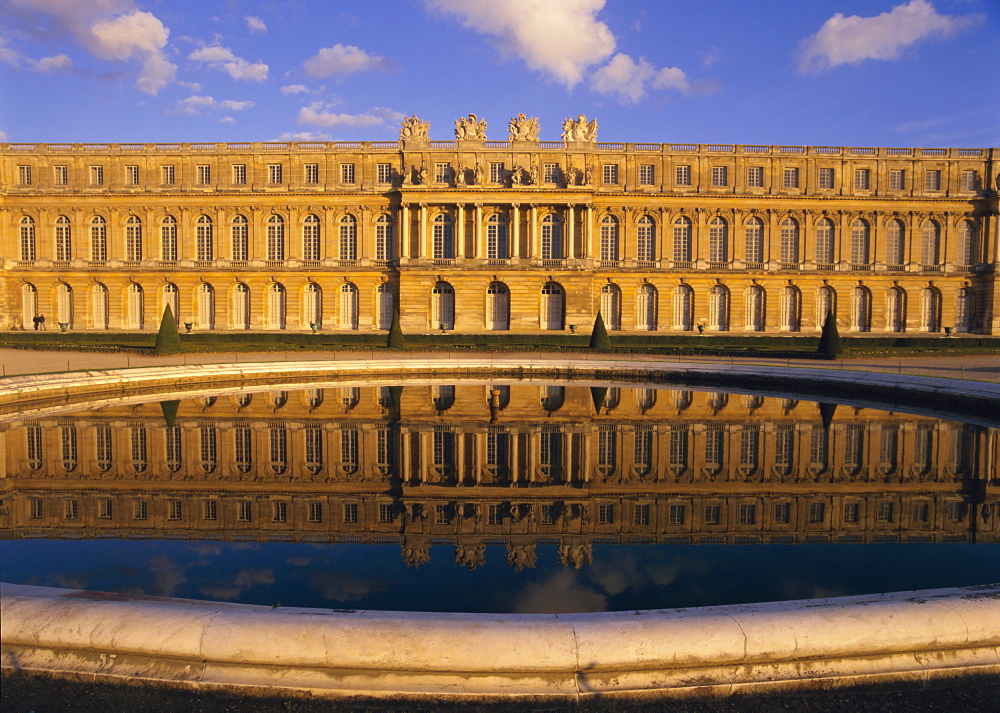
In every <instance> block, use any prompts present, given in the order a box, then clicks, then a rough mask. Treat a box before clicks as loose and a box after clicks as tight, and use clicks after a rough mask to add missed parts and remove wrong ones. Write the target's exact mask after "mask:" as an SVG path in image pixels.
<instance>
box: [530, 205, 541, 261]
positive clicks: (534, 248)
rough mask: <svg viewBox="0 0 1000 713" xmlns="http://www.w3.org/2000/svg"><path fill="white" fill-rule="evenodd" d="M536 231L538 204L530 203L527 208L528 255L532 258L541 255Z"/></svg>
mask: <svg viewBox="0 0 1000 713" xmlns="http://www.w3.org/2000/svg"><path fill="white" fill-rule="evenodd" d="M538 233H539V231H538V206H536V205H535V204H534V203H532V204H531V208H529V209H528V257H529V258H532V259H535V258H538V257H541V254H542V251H541V250H540V247H541V246H540V245H539V244H538Z"/></svg>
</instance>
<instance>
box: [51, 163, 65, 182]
mask: <svg viewBox="0 0 1000 713" xmlns="http://www.w3.org/2000/svg"><path fill="white" fill-rule="evenodd" d="M52 180H53V182H54V183H55V184H56V185H57V186H65V185H66V184H68V183H69V167H68V166H53V167H52Z"/></svg>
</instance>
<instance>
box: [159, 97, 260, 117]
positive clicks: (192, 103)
mask: <svg viewBox="0 0 1000 713" xmlns="http://www.w3.org/2000/svg"><path fill="white" fill-rule="evenodd" d="M177 106H178V108H179V109H180V111H181V112H182V113H184V114H191V115H192V116H197V115H198V114H201V113H202V111H203V110H206V109H222V110H224V111H245V110H247V109H250V108H251V107H253V106H254V102H252V101H235V100H233V99H223V100H222V101H216V99H215V98H214V97H210V96H205V95H200V94H192V95H191V96H189V97H187V98H185V99H181V100H180V101H179V102H177Z"/></svg>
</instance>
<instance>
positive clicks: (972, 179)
mask: <svg viewBox="0 0 1000 713" xmlns="http://www.w3.org/2000/svg"><path fill="white" fill-rule="evenodd" d="M962 190H963V191H978V190H979V171H962Z"/></svg>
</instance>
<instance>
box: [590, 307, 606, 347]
mask: <svg viewBox="0 0 1000 713" xmlns="http://www.w3.org/2000/svg"><path fill="white" fill-rule="evenodd" d="M590 348H591V349H597V350H607V349H611V337H609V336H608V328H607V327H605V326H604V317H602V316H601V312H600V310H598V312H597V319H595V320H594V331H593V332H591V333H590Z"/></svg>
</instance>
